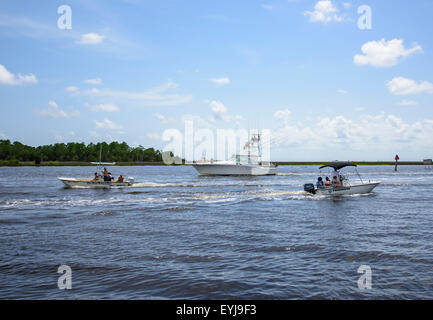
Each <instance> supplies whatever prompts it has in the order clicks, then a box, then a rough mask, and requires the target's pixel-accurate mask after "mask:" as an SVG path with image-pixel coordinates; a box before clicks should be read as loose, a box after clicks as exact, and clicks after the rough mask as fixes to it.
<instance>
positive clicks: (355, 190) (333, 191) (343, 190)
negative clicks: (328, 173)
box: [316, 182, 380, 196]
mask: <svg viewBox="0 0 433 320" xmlns="http://www.w3.org/2000/svg"><path fill="white" fill-rule="evenodd" d="M379 184H380V182H372V183H363V184H356V185H352V186H343V187H335V188H325V189H317V190H316V194H317V195H329V196H342V195H347V194H366V193H370V192H371V191H373V189H374V188H376V187H377V186H378V185H379Z"/></svg>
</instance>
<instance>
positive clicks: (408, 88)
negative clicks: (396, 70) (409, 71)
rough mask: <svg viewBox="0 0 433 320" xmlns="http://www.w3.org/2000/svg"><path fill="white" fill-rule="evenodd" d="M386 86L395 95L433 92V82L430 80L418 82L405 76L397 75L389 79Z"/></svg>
mask: <svg viewBox="0 0 433 320" xmlns="http://www.w3.org/2000/svg"><path fill="white" fill-rule="evenodd" d="M385 84H386V86H387V87H388V90H389V92H390V93H392V94H395V95H410V94H420V93H430V94H432V93H433V84H432V83H430V82H428V81H422V82H419V83H418V82H416V81H415V80H412V79H407V78H404V77H396V78H393V79H392V80H391V81H387V82H386V83H385Z"/></svg>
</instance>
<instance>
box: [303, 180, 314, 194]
mask: <svg viewBox="0 0 433 320" xmlns="http://www.w3.org/2000/svg"><path fill="white" fill-rule="evenodd" d="M304 191H306V192H309V193H311V194H316V189H314V184H312V183H306V184H304Z"/></svg>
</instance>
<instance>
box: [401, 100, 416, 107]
mask: <svg viewBox="0 0 433 320" xmlns="http://www.w3.org/2000/svg"><path fill="white" fill-rule="evenodd" d="M417 104H418V102H416V101H412V100H406V99H403V100H402V101H400V103H399V105H400V106H416V105H417Z"/></svg>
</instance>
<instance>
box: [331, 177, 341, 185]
mask: <svg viewBox="0 0 433 320" xmlns="http://www.w3.org/2000/svg"><path fill="white" fill-rule="evenodd" d="M331 185H332V186H333V187H340V186H341V183H340V181H339V180H338V178H337V176H334V177H333V178H332V181H331Z"/></svg>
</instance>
